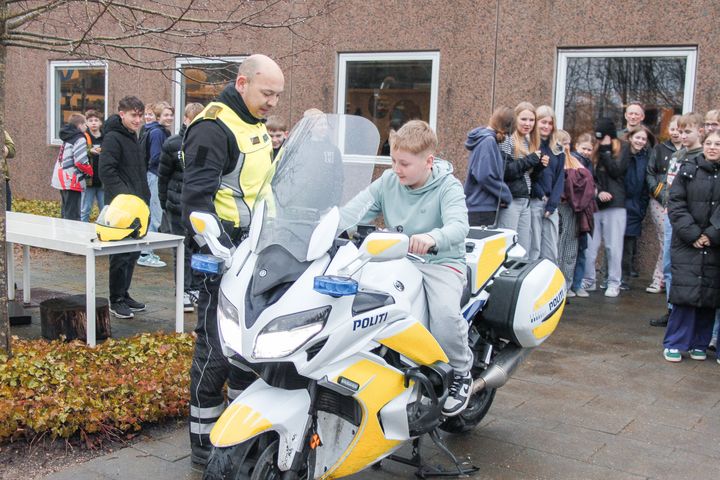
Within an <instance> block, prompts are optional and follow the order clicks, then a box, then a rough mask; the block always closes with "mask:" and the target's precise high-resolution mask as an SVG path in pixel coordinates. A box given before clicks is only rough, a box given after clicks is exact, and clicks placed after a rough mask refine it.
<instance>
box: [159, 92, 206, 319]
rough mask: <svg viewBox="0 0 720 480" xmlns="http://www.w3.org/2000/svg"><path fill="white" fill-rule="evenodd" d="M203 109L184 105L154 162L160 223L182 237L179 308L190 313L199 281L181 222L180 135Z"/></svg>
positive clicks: (189, 243) (188, 240)
mask: <svg viewBox="0 0 720 480" xmlns="http://www.w3.org/2000/svg"><path fill="white" fill-rule="evenodd" d="M203 108H204V107H203V106H202V105H201V104H199V103H190V104H188V105H186V106H185V115H184V117H183V125H182V127H180V132H178V133H177V134H176V135H172V136H171V137H169V138H168V139H167V140H165V142H164V143H163V145H162V153H161V154H160V163H159V165H158V198H159V200H160V207H161V208H162V210H163V217H164V221H163V224H164V225H165V226H166V228H167V229H168V232H169V233H172V234H174V235H182V236H184V237H185V278H184V279H183V280H184V281H183V286H184V291H185V294H184V296H183V309H184V310H185V311H186V312H192V311H193V307H194V305H195V304H197V298H198V294H199V290H200V285H201V284H202V280H201V278H200V277H199V276H198V275H197V274H195V272H193V270H192V268H190V260H191V257H192V254H193V250H192V245H194V242H193V240H192V236H187V232H186V230H185V226H184V224H183V221H182V202H181V199H182V187H183V173H184V170H185V165H184V162H183V159H182V153H181V151H180V149H181V148H182V141H183V136H184V135H185V130H186V129H187V126H188V125H189V124H190V122H192V121H193V119H194V118H195V117H196V116H197V115H198V114H199V113H200V112H202V111H203Z"/></svg>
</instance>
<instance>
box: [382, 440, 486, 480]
mask: <svg viewBox="0 0 720 480" xmlns="http://www.w3.org/2000/svg"><path fill="white" fill-rule="evenodd" d="M428 435H430V439H431V440H432V441H433V443H434V444H435V445H436V446H437V447H438V448H439V449H440V451H441V452H443V453H444V454H445V455H447V456H448V457H450V459H451V460H452V461H453V463H454V464H455V468H453V469H446V468H444V467H442V466H441V465H437V466H435V467H432V466H430V465H426V464H425V463H424V462H423V460H422V455H421V454H420V439H421V438H422V437H418V438H416V439H415V440H413V443H412V446H413V449H412V456H411V457H410V458H405V457H400V456H398V455H390V457H388V458H389V459H390V460H392V461H395V462H398V463H402V464H405V465H409V466H411V467H416V468H417V470H416V471H415V476H416V477H418V478H433V477H458V478H463V477H468V476H470V475H472V474H473V473H475V472H477V471H479V470H480V469H479V468H478V467H476V466H475V465H470V466H469V467H463V466H462V465H460V462H459V461H458V459H457V457H455V455H453V453H452V452H451V451H450V449H448V448H447V446H446V445H445V443H444V442H443V441H442V438H440V434H439V432H438V429H437V428H436V429H434V430H432V431H431V432H429V434H428Z"/></svg>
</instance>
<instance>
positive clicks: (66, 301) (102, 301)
mask: <svg viewBox="0 0 720 480" xmlns="http://www.w3.org/2000/svg"><path fill="white" fill-rule="evenodd" d="M85 300H86V299H85V295H70V296H68V297H56V298H50V299H48V300H45V301H42V302H40V332H41V333H42V336H43V338H47V339H48V340H55V339H58V338H60V335H64V336H65V339H66V340H68V341H69V340H76V339H79V340H83V341H85V342H87V314H86V313H85V310H86V308H87V305H86V302H85ZM95 332H96V335H97V338H98V339H100V340H102V339H104V338H108V337H110V336H111V335H110V333H111V332H110V308H109V306H108V301H107V299H106V298H101V297H96V298H95Z"/></svg>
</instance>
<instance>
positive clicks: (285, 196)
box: [253, 114, 380, 262]
mask: <svg viewBox="0 0 720 480" xmlns="http://www.w3.org/2000/svg"><path fill="white" fill-rule="evenodd" d="M379 143H380V135H379V133H378V130H377V128H376V127H375V125H373V124H372V123H371V122H370V121H369V120H367V119H366V118H363V117H359V116H354V115H335V114H318V115H312V116H309V117H304V118H303V119H302V120H300V121H299V122H298V123H297V125H296V126H295V127H294V128H293V129H292V131H291V132H290V136H289V137H288V139H287V141H286V142H285V145H284V146H283V148H282V150H281V151H280V154H279V155H278V157H277V158H276V160H275V161H274V163H273V167H272V169H271V171H270V173H269V174H268V177H267V178H266V179H265V183H264V184H263V186H262V188H261V189H260V193H259V194H258V198H257V201H256V202H255V208H258V205H263V215H262V226H261V229H260V234H259V237H258V243H257V246H256V248H255V251H256V252H257V253H259V252H262V251H263V250H265V249H266V248H267V247H269V246H271V245H279V246H281V247H283V248H284V249H285V250H287V251H288V252H290V253H291V254H292V255H293V256H294V257H295V258H296V259H297V260H298V261H300V262H304V261H307V253H308V246H309V245H310V239H311V237H312V234H313V232H314V231H315V228H316V227H317V226H318V225H319V223H320V221H321V220H322V218H323V216H324V215H325V214H326V213H327V212H328V211H330V209H332V208H333V207H336V206H337V207H339V206H341V205H343V204H344V203H345V202H347V201H348V200H350V199H351V198H352V197H353V196H355V195H356V194H357V193H359V192H360V191H362V190H363V189H364V188H366V187H367V186H368V185H369V184H370V182H371V180H372V173H373V169H374V167H375V164H376V160H377V152H378V146H379ZM254 217H255V216H253V222H255V221H258V219H256V218H254Z"/></svg>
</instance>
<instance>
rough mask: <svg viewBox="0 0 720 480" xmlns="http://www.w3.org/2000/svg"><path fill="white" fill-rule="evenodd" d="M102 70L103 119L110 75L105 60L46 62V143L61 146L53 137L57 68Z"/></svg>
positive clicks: (56, 138) (60, 141) (105, 116)
mask: <svg viewBox="0 0 720 480" xmlns="http://www.w3.org/2000/svg"><path fill="white" fill-rule="evenodd" d="M69 67H76V68H83V69H87V68H100V67H101V68H102V69H103V70H104V75H105V92H104V93H103V94H104V96H105V111H104V112H103V115H104V118H107V116H108V100H109V97H108V95H109V93H108V92H109V84H110V75H109V69H108V62H106V61H105V60H51V61H50V62H48V86H49V88H48V109H47V141H48V144H49V145H58V146H59V145H62V143H63V142H62V140H60V138H59V137H55V114H56V113H57V110H58V109H57V105H56V104H55V100H56V99H55V90H56V87H57V85H56V81H55V78H56V75H55V71H56V70H57V69H58V68H69Z"/></svg>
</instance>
